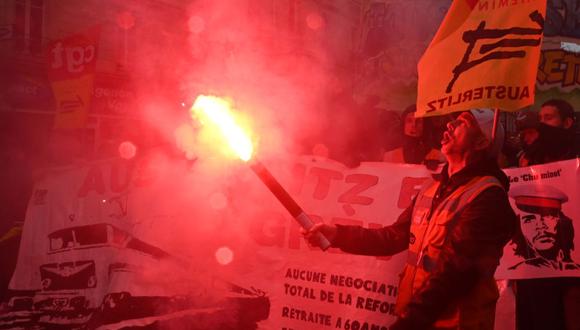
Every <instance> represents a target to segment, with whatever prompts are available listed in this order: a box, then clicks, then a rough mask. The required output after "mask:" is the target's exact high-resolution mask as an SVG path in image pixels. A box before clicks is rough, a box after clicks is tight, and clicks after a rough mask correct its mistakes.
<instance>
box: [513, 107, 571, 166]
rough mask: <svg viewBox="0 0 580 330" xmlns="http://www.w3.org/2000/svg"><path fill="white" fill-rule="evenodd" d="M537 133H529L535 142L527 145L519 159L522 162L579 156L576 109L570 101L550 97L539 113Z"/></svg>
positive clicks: (534, 163) (556, 159) (542, 161)
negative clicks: (532, 134)
mask: <svg viewBox="0 0 580 330" xmlns="http://www.w3.org/2000/svg"><path fill="white" fill-rule="evenodd" d="M537 130H538V136H537V138H536V139H533V137H530V140H533V142H532V143H531V144H530V145H528V146H527V147H525V148H524V152H523V154H522V156H521V157H520V159H519V164H520V166H531V165H538V164H545V163H550V162H555V161H559V160H566V159H572V158H576V157H577V156H578V146H577V145H576V143H575V141H574V138H575V133H576V132H575V130H576V125H575V122H574V109H573V108H572V106H571V105H570V103H568V102H566V101H564V100H559V99H551V100H549V101H547V102H545V103H544V104H542V107H541V109H540V113H539V124H538V126H537Z"/></svg>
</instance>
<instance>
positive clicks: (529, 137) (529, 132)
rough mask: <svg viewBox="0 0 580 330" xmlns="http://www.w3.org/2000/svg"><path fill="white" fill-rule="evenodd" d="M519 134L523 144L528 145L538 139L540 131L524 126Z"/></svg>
mask: <svg viewBox="0 0 580 330" xmlns="http://www.w3.org/2000/svg"><path fill="white" fill-rule="evenodd" d="M520 136H521V139H522V142H523V143H524V145H526V146H529V145H532V143H534V142H535V141H536V140H537V139H538V137H539V136H540V133H539V132H538V130H537V129H535V128H526V129H524V130H522V131H521V132H520Z"/></svg>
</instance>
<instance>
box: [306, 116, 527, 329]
mask: <svg viewBox="0 0 580 330" xmlns="http://www.w3.org/2000/svg"><path fill="white" fill-rule="evenodd" d="M492 122H493V113H492V112H491V111H490V110H471V111H467V112H463V113H461V114H460V115H459V116H458V117H457V118H456V119H455V120H453V121H451V122H449V123H448V124H447V131H446V132H445V133H444V134H443V138H442V141H441V143H442V149H441V150H442V152H443V154H444V156H445V158H446V160H447V164H446V165H445V166H444V168H443V170H442V172H441V173H440V175H437V176H434V177H433V179H432V180H428V181H427V183H426V184H425V185H424V186H423V187H422V189H421V190H420V192H419V194H418V195H417V197H416V198H415V199H414V200H413V203H412V205H411V206H409V208H407V209H406V210H405V211H404V212H403V213H402V214H401V215H400V216H399V218H398V219H397V220H396V221H395V222H394V223H393V224H392V225H389V226H386V227H383V228H375V229H369V228H363V227H360V226H345V225H329V224H324V223H318V224H316V225H314V226H313V227H312V228H311V229H310V230H308V231H303V234H304V235H305V238H306V239H307V240H308V241H309V242H310V243H311V244H316V239H315V238H316V235H315V234H316V233H319V232H320V233H322V234H323V235H325V236H326V237H327V238H328V239H329V240H330V242H331V243H332V246H334V247H337V248H340V249H341V250H343V251H345V252H349V253H354V254H360V255H394V254H396V253H399V252H402V251H404V250H408V256H407V264H406V266H405V269H404V271H403V273H402V277H401V281H400V283H399V289H398V297H397V304H396V314H397V316H398V319H397V321H396V322H395V323H394V324H393V325H392V326H390V327H389V329H393V330H397V329H399V330H400V329H432V328H437V329H439V328H441V329H443V328H444V329H457V328H459V329H489V330H491V329H493V326H494V315H495V304H496V301H497V298H498V288H497V285H496V282H495V280H494V278H493V274H494V272H495V269H496V267H497V265H498V263H499V259H500V257H501V255H502V252H503V247H504V246H505V245H506V244H507V242H508V241H509V240H510V238H511V237H512V236H513V233H514V232H515V227H516V226H517V219H516V216H515V214H514V212H513V210H512V209H511V207H510V204H509V200H508V195H507V193H506V191H507V190H508V187H509V179H508V178H507V176H506V175H505V174H504V173H503V172H502V171H501V169H500V168H499V167H498V165H497V161H496V159H495V157H497V154H498V152H499V150H501V141H502V140H501V139H497V140H495V143H492V139H491V128H492Z"/></svg>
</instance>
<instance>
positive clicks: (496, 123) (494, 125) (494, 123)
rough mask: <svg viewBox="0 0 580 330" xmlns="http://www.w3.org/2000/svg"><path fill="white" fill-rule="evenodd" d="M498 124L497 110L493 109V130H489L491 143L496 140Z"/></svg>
mask: <svg viewBox="0 0 580 330" xmlns="http://www.w3.org/2000/svg"><path fill="white" fill-rule="evenodd" d="M498 124H499V108H495V112H494V114H493V128H492V129H491V140H492V141H491V143H492V144H493V143H495V139H496V138H497V126H498Z"/></svg>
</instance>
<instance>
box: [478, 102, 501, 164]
mask: <svg viewBox="0 0 580 330" xmlns="http://www.w3.org/2000/svg"><path fill="white" fill-rule="evenodd" d="M470 112H471V114H472V115H473V117H475V120H476V121H477V124H478V125H479V128H480V129H481V131H482V132H483V135H485V137H486V138H488V139H489V141H490V142H491V145H490V148H489V155H490V156H493V157H496V156H497V155H498V154H499V152H500V151H501V148H502V146H503V140H504V137H505V132H504V129H503V125H502V124H501V123H500V122H498V123H497V124H498V125H497V131H496V135H495V140H493V139H492V138H491V137H492V134H493V133H492V132H493V114H494V111H493V110H491V109H471V110H470Z"/></svg>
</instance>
